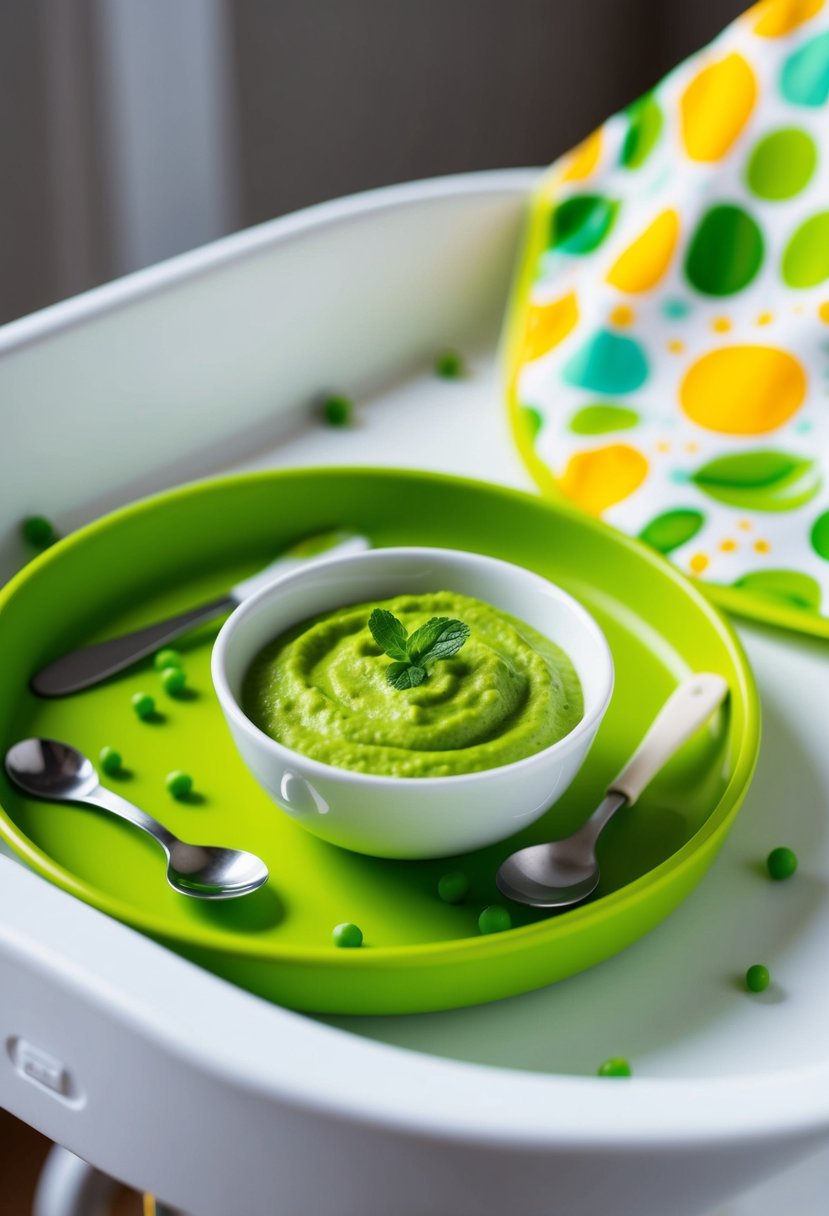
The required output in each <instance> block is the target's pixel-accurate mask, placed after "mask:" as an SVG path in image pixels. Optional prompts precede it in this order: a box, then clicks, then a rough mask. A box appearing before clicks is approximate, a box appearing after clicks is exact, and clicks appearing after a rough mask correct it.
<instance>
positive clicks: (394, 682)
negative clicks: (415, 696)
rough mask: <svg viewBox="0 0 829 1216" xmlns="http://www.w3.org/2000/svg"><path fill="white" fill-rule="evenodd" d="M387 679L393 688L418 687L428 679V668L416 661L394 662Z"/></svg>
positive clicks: (387, 673)
mask: <svg viewBox="0 0 829 1216" xmlns="http://www.w3.org/2000/svg"><path fill="white" fill-rule="evenodd" d="M386 679H387V680H388V682H389V684H391V686H392V688H417V686H418V684H422V683H423V681H424V680H425V679H426V670H425V668H423V667H418V666H417V665H416V664H415V663H392V665H391V667H390V668H389V669H388V671H387V672H386Z"/></svg>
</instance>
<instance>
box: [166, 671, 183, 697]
mask: <svg viewBox="0 0 829 1216" xmlns="http://www.w3.org/2000/svg"><path fill="white" fill-rule="evenodd" d="M186 683H187V676H186V675H185V673H184V672H183V671H182V669H181V668H180V667H165V668H164V670H163V671H162V673H161V686H162V688H163V689H164V691H165V692H166V693H167V694H168V696H171V697H175V696H178V694H179V693H180V692H181V691H182V690H183V688H184V685H185V684H186Z"/></svg>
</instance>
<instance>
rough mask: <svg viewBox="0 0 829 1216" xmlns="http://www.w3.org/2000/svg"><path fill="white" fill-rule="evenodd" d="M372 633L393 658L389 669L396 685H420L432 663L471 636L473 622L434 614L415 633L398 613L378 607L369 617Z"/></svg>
mask: <svg viewBox="0 0 829 1216" xmlns="http://www.w3.org/2000/svg"><path fill="white" fill-rule="evenodd" d="M368 627H369V629H370V630H371V636H372V637H373V638H374V640H375V642H376V643H377V645H378V646H379V647H380V649H381V650H382V651H383V653H384V654H387V655H388V656H389V658H390V659H396V660H397V662H396V663H392V665H391V667H389V668H388V670H387V671H386V679H387V680H388V682H389V684H391V686H392V688H399V689H403V688H417V686H418V684H422V683H423V681H424V680H425V679H426V677H427V675H428V672H427V670H426V668H427V666H428V665H429V664H430V663H436V662H437V661H438V660H439V659H450V658H451V657H452V655H454V654H457V653H458V651H459V650H460V648H461V646H463V644H464V642H465V641H466V639H467V638H468V637H469V626H468V625H464V623H463V621H454V620H450V619H449V617H446V616H433V617H432V618H431V620H429V621H427V622H426V624H425V625H421V626H420V628H419V629H416V630H415V631H414V633H413V634H411V636H410V635H409V634H408V633H407V631H406V628H405V626H404V625H403V624H402V622H401V621H398V619H397V617H396V616H395V615H394V614H393V613H391V612H388V611H387V610H386V609H385V608H375V609H374V611H373V612H372V614H371V616H370V617H369V618H368Z"/></svg>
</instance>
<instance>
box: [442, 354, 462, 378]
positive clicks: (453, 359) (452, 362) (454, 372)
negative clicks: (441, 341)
mask: <svg viewBox="0 0 829 1216" xmlns="http://www.w3.org/2000/svg"><path fill="white" fill-rule="evenodd" d="M465 370H466V369H465V367H464V362H463V356H462V355H459V354H458V352H457V351H456V350H442V351H441V352H440V354H439V355H438V357H437V359H435V371H436V372H437V374H438V375H439V376H442V377H443V379H444V380H459V379H460V378H461V376H463V374H464V371H465Z"/></svg>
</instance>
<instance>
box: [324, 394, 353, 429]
mask: <svg viewBox="0 0 829 1216" xmlns="http://www.w3.org/2000/svg"><path fill="white" fill-rule="evenodd" d="M353 410H354V402H353V401H352V400H351V399H350V398H349V397H336V396H335V397H326V399H325V401H323V403H322V417H323V421H324V422H325V424H326V425H327V426H348V424H349V422H350V421H351V415H352V412H353Z"/></svg>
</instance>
